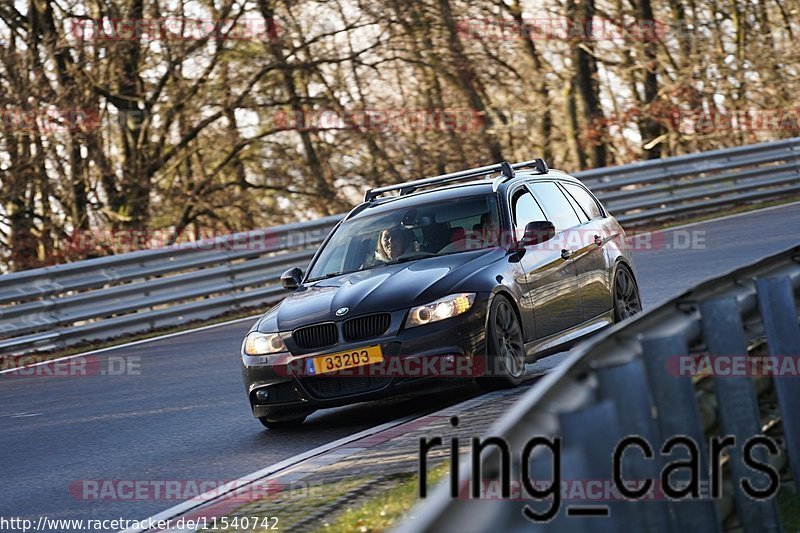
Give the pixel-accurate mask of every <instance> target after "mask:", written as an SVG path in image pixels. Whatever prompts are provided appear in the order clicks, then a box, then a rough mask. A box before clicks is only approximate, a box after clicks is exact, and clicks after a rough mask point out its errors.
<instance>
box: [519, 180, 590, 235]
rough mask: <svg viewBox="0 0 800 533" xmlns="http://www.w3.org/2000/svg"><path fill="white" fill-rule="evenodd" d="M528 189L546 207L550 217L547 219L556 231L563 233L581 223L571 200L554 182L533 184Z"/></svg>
mask: <svg viewBox="0 0 800 533" xmlns="http://www.w3.org/2000/svg"><path fill="white" fill-rule="evenodd" d="M528 187H530V189H531V191H533V194H534V195H535V196H536V198H538V200H539V203H541V204H542V207H544V210H545V212H546V213H547V214H548V215H549V216H548V217H547V218H548V219H549V220H550V221H551V222H552V223H553V225H554V226H555V227H556V231H563V230H565V229H569V228H571V227H573V226H577V225H578V224H580V223H581V221H580V219H579V218H578V215H577V214H576V213H575V210H574V209H573V208H572V205H570V203H569V200H567V197H566V196H564V193H563V192H561V189H559V188H558V185H556V184H555V183H554V182H552V181H540V182H536V183H531V184H530V185H528Z"/></svg>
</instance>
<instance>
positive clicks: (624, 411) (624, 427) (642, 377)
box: [597, 359, 677, 532]
mask: <svg viewBox="0 0 800 533" xmlns="http://www.w3.org/2000/svg"><path fill="white" fill-rule="evenodd" d="M597 379H598V383H599V385H600V397H601V398H608V399H610V400H612V401H613V402H614V407H615V408H616V412H617V420H618V421H619V426H620V433H619V435H624V436H628V435H635V436H639V437H642V438H644V439H645V440H646V441H647V442H649V443H651V444H654V445H655V443H657V442H661V438H660V437H659V436H658V430H657V428H656V427H655V424H654V422H653V416H652V409H653V400H652V398H651V397H650V393H649V392H648V390H647V375H646V374H645V370H644V365H643V364H642V361H641V360H639V359H633V360H631V361H629V362H628V363H625V364H621V365H612V366H604V367H601V368H598V369H597ZM663 464H664V462H663V461H662V460H661V457H660V456H659V455H656V456H655V457H654V458H653V459H651V460H647V459H645V458H644V455H642V454H641V453H640V452H639V451H638V450H634V451H632V452H631V453H629V454H626V455H625V462H624V467H625V468H623V470H622V474H623V476H624V477H625V479H631V480H643V479H656V480H657V479H658V478H659V474H660V472H661V468H662V467H663ZM633 505H637V504H633ZM644 505H646V508H643V510H644V511H646V512H645V513H644V517H643V518H644V520H643V526H644V529H646V530H647V531H651V532H658V531H663V532H666V531H677V528H676V526H677V524H676V523H675V519H674V517H673V516H671V515H670V512H669V505H668V503H667V501H665V500H659V499H655V500H652V501H651V500H646V502H645V503H644ZM640 506H641V504H640Z"/></svg>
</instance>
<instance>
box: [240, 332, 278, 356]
mask: <svg viewBox="0 0 800 533" xmlns="http://www.w3.org/2000/svg"><path fill="white" fill-rule="evenodd" d="M285 351H286V346H285V345H284V344H283V341H282V340H281V337H280V335H279V334H277V333H259V332H258V331H251V332H250V333H248V334H247V337H245V339H244V353H246V354H247V355H267V354H271V353H278V352H285Z"/></svg>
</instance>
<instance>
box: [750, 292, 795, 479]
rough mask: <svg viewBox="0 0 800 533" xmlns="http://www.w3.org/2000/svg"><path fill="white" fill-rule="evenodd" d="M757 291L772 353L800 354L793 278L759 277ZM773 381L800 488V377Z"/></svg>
mask: <svg viewBox="0 0 800 533" xmlns="http://www.w3.org/2000/svg"><path fill="white" fill-rule="evenodd" d="M756 291H757V295H758V308H759V310H760V311H761V318H762V320H763V322H764V333H765V334H766V336H767V348H768V350H769V355H770V356H772V357H779V356H783V357H791V356H800V327H799V326H798V324H797V306H796V305H795V302H794V291H793V290H792V283H791V281H790V280H789V278H788V277H781V278H764V279H757V280H756ZM772 381H773V383H774V384H775V395H776V396H777V397H778V406H779V407H780V410H781V423H782V424H783V430H784V435H785V436H786V447H787V449H788V455H789V466H790V467H791V470H792V477H794V486H795V488H796V489H798V490H800V416H798V415H797V413H798V411H799V410H800V378H798V377H796V376H792V377H789V376H777V377H773V379H772Z"/></svg>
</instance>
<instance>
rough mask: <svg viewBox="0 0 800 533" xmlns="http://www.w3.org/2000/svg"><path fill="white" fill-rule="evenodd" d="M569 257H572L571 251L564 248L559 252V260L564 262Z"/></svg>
mask: <svg viewBox="0 0 800 533" xmlns="http://www.w3.org/2000/svg"><path fill="white" fill-rule="evenodd" d="M571 257H572V250H568V249H566V248H564V249H563V250H561V259H564V260H566V259H569V258H571Z"/></svg>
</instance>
